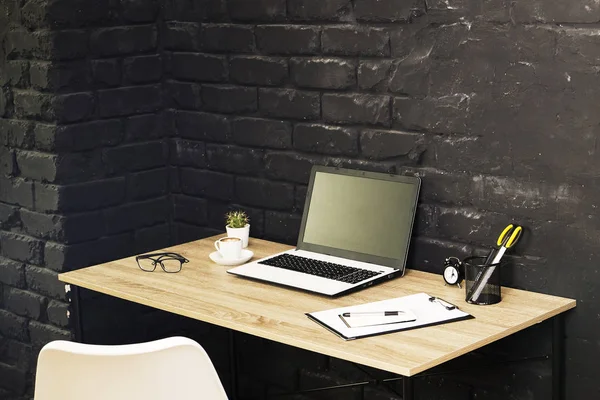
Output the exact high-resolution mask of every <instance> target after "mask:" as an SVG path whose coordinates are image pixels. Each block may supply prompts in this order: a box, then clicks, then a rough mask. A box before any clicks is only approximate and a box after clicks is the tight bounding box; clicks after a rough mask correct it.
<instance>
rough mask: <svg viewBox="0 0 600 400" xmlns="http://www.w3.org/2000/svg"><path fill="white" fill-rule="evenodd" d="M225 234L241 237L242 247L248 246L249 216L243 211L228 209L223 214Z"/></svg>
mask: <svg viewBox="0 0 600 400" xmlns="http://www.w3.org/2000/svg"><path fill="white" fill-rule="evenodd" d="M225 219H226V225H225V228H226V229H227V236H230V237H237V238H240V239H242V247H244V248H246V247H248V237H249V236H250V218H248V215H247V214H246V213H245V212H243V211H240V210H238V211H229V212H228V213H227V214H225Z"/></svg>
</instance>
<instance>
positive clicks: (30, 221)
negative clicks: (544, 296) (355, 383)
mask: <svg viewBox="0 0 600 400" xmlns="http://www.w3.org/2000/svg"><path fill="white" fill-rule="evenodd" d="M21 3H22V2H20V1H18V0H0V8H1V9H2V10H3V12H1V13H0V40H2V46H0V56H1V57H0V139H1V140H0V142H1V146H0V229H1V232H0V282H1V283H0V398H1V397H3V396H4V397H21V396H27V395H30V394H31V390H32V389H31V384H32V379H33V371H34V369H35V357H36V355H37V351H38V350H39V348H40V347H41V346H42V345H43V344H44V343H45V342H47V341H48V340H52V339H54V338H67V337H69V336H70V331H69V328H68V324H67V320H66V318H65V310H66V304H65V293H64V289H63V286H62V285H61V284H59V283H58V282H57V281H56V274H57V273H58V272H61V271H64V270H66V269H67V268H68V269H74V268H79V267H82V266H86V265H90V264H94V263H98V262H100V261H103V260H108V259H114V258H117V257H121V256H125V255H128V254H133V253H137V252H143V251H146V250H149V249H151V248H155V247H161V246H164V245H166V244H168V243H171V242H183V241H188V240H192V239H197V238H199V237H203V236H206V235H209V234H211V233H216V232H219V231H222V230H223V218H222V216H223V213H224V212H225V211H226V210H227V209H229V208H231V207H242V208H244V209H246V210H247V211H248V212H249V213H250V216H251V218H252V234H253V235H254V236H258V237H265V238H268V239H274V240H280V241H285V242H288V243H293V242H294V241H295V240H296V237H297V232H298V228H299V223H300V216H301V212H302V206H303V200H304V197H305V193H306V183H307V181H308V173H309V171H310V168H311V166H312V165H314V164H325V165H337V166H343V167H349V168H360V169H367V170H375V171H389V172H395V173H403V174H415V175H419V176H421V177H422V178H423V188H422V196H421V206H420V209H419V215H418V223H417V225H416V227H415V238H414V241H413V246H412V250H411V260H410V266H411V267H413V268H417V269H423V270H427V271H433V272H440V271H441V265H442V261H443V259H444V258H445V257H446V256H449V255H456V256H465V255H469V254H473V253H477V252H480V251H482V250H483V249H484V248H485V247H486V246H489V245H490V243H491V242H492V240H493V237H494V236H495V235H497V233H498V232H499V230H500V229H501V228H503V226H504V225H505V224H506V222H507V221H512V220H516V221H519V222H521V223H522V224H523V225H525V226H527V227H529V229H528V232H527V234H526V236H525V238H524V240H523V241H522V242H521V243H520V244H519V246H518V247H517V248H516V249H514V251H513V253H512V255H511V257H510V258H511V260H512V261H513V262H512V267H511V268H510V269H508V270H507V271H506V273H505V275H504V280H505V284H506V285H509V286H513V287H518V288H523V289H529V290H534V291H540V292H544V293H550V294H556V295H562V296H568V297H573V298H576V299H577V300H578V307H577V309H576V310H575V311H572V312H570V314H569V315H568V317H567V318H566V322H567V329H566V339H567V341H566V343H567V351H568V353H567V369H566V384H567V398H568V399H587V398H596V397H598V395H600V385H598V383H597V382H598V378H599V377H600V376H599V374H598V371H597V368H595V364H593V362H591V361H588V360H593V359H595V356H594V355H596V354H598V353H600V348H599V347H598V344H597V340H596V337H597V335H598V332H600V324H599V323H598V322H597V321H598V318H597V310H596V309H597V307H596V304H595V293H596V289H597V288H598V286H599V285H600V278H598V276H597V273H596V265H597V262H598V261H599V260H598V256H597V253H596V245H597V243H598V239H599V238H600V234H599V226H600V225H599V224H598V223H597V221H596V220H597V217H596V210H597V202H596V199H597V197H598V194H599V193H600V190H599V189H600V185H599V184H598V182H597V176H598V172H599V171H600V164H599V163H598V161H597V159H598V157H597V154H596V141H597V136H598V134H599V132H598V125H599V120H598V117H597V115H599V114H598V113H597V112H596V110H595V107H596V104H597V103H598V99H597V98H598V97H599V96H598V93H600V92H599V91H598V90H597V86H598V83H599V81H598V79H599V78H598V74H597V66H598V64H599V62H600V58H599V57H600V56H599V53H598V51H597V48H598V45H599V44H600V43H598V41H599V40H600V39H599V38H600V36H598V35H597V26H596V25H595V24H594V23H595V22H597V21H598V20H599V19H600V6H599V5H598V4H595V3H593V2H589V4H588V3H586V4H583V3H580V2H574V1H563V2H555V1H550V0H545V1H544V0H535V1H529V2H526V1H521V0H519V1H508V0H491V1H486V2H472V1H463V0H450V1H427V2H425V1H422V0H318V1H317V0H287V1H285V0H244V1H236V0H203V1H196V2H192V1H180V0H163V1H160V2H159V1H152V0H131V1H124V2H109V1H94V2H84V1H78V0H58V1H52V2H50V1H43V0H40V1H29V2H26V3H25V4H24V5H23V6H22V7H20V6H21ZM88 3H89V4H88ZM4 11H6V12H4ZM90 297H93V296H91V295H90ZM100 300H101V301H109V300H107V299H104V298H100ZM100 300H99V301H100ZM109 304H112V303H109ZM111 307H112V306H111ZM115 307H118V308H119V309H120V310H121V311H122V314H121V315H122V317H120V318H119V317H118V316H114V315H113V316H107V320H108V321H109V322H106V323H103V322H102V321H103V319H102V315H103V314H102V310H105V309H106V308H107V307H106V306H104V307H98V308H97V309H96V310H97V312H96V313H92V312H91V311H90V312H89V313H88V314H86V315H88V316H90V315H94V318H93V319H91V317H88V318H89V319H88V320H87V321H84V322H86V326H88V328H89V330H90V332H91V333H90V335H91V337H94V338H95V339H93V340H95V341H98V342H111V341H112V342H116V341H119V340H122V338H118V337H116V336H111V334H113V335H114V333H111V332H112V331H111V329H110V327H112V326H117V325H118V326H122V325H123V324H125V322H124V321H138V322H139V323H140V324H143V323H145V324H147V323H149V322H156V321H158V320H161V321H162V320H164V319H165V318H169V317H168V316H165V315H160V316H157V315H158V314H157V313H154V312H151V311H150V310H141V309H139V308H136V307H133V306H130V308H131V313H129V314H127V313H126V311H125V310H126V308H127V307H125V306H124V305H123V304H120V303H119V304H118V305H117V306H115ZM124 315H129V316H131V315H135V316H136V317H135V319H133V318H129V317H128V318H126V317H124ZM186 324H188V325H189V326H188V325H186ZM192 325H193V326H192ZM172 326H173V330H174V331H175V330H176V329H175V327H176V326H179V327H181V326H184V328H186V329H188V330H187V332H188V333H189V334H190V335H192V334H193V335H199V336H201V337H203V338H204V339H203V340H204V341H203V344H205V346H207V347H208V348H210V349H211V352H212V355H214V357H215V359H216V360H217V364H218V366H219V367H221V366H226V357H225V358H224V357H223V353H224V352H225V350H223V348H224V347H223V345H224V343H222V341H220V340H219V339H218V338H219V337H220V338H222V337H223V332H220V331H219V330H218V329H216V330H215V329H213V330H211V329H210V328H209V327H206V326H199V325H198V324H195V325H194V324H190V323H189V322H186V321H184V320H177V321H175V322H174V323H173V325H172ZM549 328H550V326H549V324H541V325H540V326H537V327H535V328H532V329H530V330H528V331H526V332H523V333H521V334H519V335H515V336H514V337H511V338H509V339H505V340H503V341H501V342H499V343H497V344H495V345H493V346H489V347H488V348H486V349H484V350H482V351H481V352H480V353H479V354H478V355H477V356H476V358H479V357H482V358H484V359H485V360H487V361H494V360H497V359H499V358H502V357H506V356H508V357H520V356H523V355H538V354H540V353H543V352H545V351H547V350H548V348H549V343H550V329H549ZM184 332H186V331H185V330H184ZM137 333H138V336H137V338H140V337H148V336H149V335H148V333H147V332H145V333H140V332H137ZM132 335H133V336H130V338H134V337H135V335H134V334H132ZM202 335H204V336H202ZM131 340H133V339H131ZM209 341H210V342H209ZM243 341H244V344H245V345H244V346H243V348H244V351H242V352H241V354H240V364H241V368H242V375H241V380H242V388H243V390H244V391H245V392H246V393H247V394H249V396H250V397H258V396H259V395H260V394H262V393H263V392H265V391H273V390H281V389H283V390H289V389H293V388H298V387H311V386H315V385H319V384H322V383H333V382H345V381H347V380H351V379H364V374H363V373H360V372H359V371H358V370H356V369H355V368H353V367H352V366H351V365H349V364H347V363H343V362H340V361H339V360H331V359H328V358H325V357H322V356H319V355H316V354H312V353H307V352H302V351H298V350H295V349H292V348H288V347H285V346H282V345H278V344H275V343H270V342H266V341H262V340H258V339H255V338H251V337H246V336H244V337H243ZM258 354H261V355H265V354H266V356H264V357H263V358H261V357H258V356H257V355H258ZM223 360H225V361H223ZM469 360H470V359H467V360H466V361H469ZM457 365H459V366H460V361H458V363H457ZM367 372H369V373H371V374H374V375H376V376H385V374H381V373H380V371H372V370H367ZM416 385H417V392H418V393H419V395H418V398H422V399H428V398H447V399H451V400H454V399H457V400H458V399H471V398H485V399H507V398H510V399H519V400H521V399H546V398H550V368H549V365H548V363H544V362H539V363H538V362H528V363H522V364H518V365H509V366H503V367H501V368H495V369H490V370H487V369H486V370H479V371H476V372H475V373H466V374H456V375H451V376H448V377H446V378H444V379H441V378H437V377H427V378H421V379H418V380H417V383H416ZM342 396H343V397H348V398H360V393H358V392H353V391H346V392H335V393H334V392H332V393H331V394H329V398H339V397H342ZM365 396H366V398H394V395H393V394H392V393H390V392H386V391H377V390H370V389H369V390H368V391H366V393H365ZM396 397H397V396H396Z"/></svg>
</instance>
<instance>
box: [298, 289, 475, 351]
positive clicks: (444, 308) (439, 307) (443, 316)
mask: <svg viewBox="0 0 600 400" xmlns="http://www.w3.org/2000/svg"><path fill="white" fill-rule="evenodd" d="M385 310H406V311H408V312H410V313H412V314H414V316H415V317H416V318H415V319H414V320H408V321H404V322H397V323H390V324H376V325H371V326H362V327H350V326H348V324H346V323H345V322H344V319H343V318H341V315H342V314H344V313H364V312H383V311H385ZM306 316H307V317H308V318H309V319H311V320H312V321H314V322H316V323H318V324H319V325H321V326H322V327H324V328H325V329H327V330H329V331H330V332H332V333H334V334H335V335H337V336H339V337H341V338H342V339H344V340H354V339H359V338H364V337H370V336H376V335H381V334H385V333H392V332H400V331H405V330H410V329H418V328H424V327H426V326H433V325H439V324H445V323H450V322H456V321H463V320H467V319H471V318H474V317H473V316H472V315H471V314H468V313H466V312H464V311H461V310H459V309H458V307H456V306H455V305H453V304H450V303H448V302H445V301H444V300H442V299H439V298H437V297H433V296H429V295H428V294H427V293H417V294H413V295H410V296H404V297H398V298H394V299H389V300H383V301H378V302H374V303H367V304H360V305H356V306H350V307H341V308H333V309H330V310H324V311H317V312H312V313H307V314H306Z"/></svg>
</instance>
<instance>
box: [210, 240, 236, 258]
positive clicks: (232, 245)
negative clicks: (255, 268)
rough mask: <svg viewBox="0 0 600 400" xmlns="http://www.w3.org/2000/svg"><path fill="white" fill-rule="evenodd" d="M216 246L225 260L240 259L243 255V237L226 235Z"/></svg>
mask: <svg viewBox="0 0 600 400" xmlns="http://www.w3.org/2000/svg"><path fill="white" fill-rule="evenodd" d="M215 248H216V249H217V251H218V252H219V253H220V254H221V257H223V259H225V260H238V259H240V258H241V256H242V239H240V238H237V237H230V236H228V237H224V238H221V239H219V240H217V241H216V242H215Z"/></svg>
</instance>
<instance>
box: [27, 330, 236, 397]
mask: <svg viewBox="0 0 600 400" xmlns="http://www.w3.org/2000/svg"><path fill="white" fill-rule="evenodd" d="M81 399H85V400H109V399H110V400H135V399H144V400H171V399H173V400H175V399H176V400H200V399H202V400H204V399H206V400H208V399H210V400H213V399H214V400H226V399H227V395H226V394H225V390H224V389H223V385H222V384H221V381H220V380H219V376H218V375H217V372H216V371H215V368H214V366H213V364H212V362H211V361H210V358H209V357H208V355H207V354H206V352H205V351H204V349H203V348H202V347H201V346H200V345H199V344H198V343H196V342H195V341H193V340H191V339H187V338H184V337H172V338H168V339H162V340H157V341H154V342H148V343H140V344H131V345H119V346H99V345H87V344H80V343H73V342H67V341H62V340H59V341H55V342H51V343H48V344H47V345H46V346H44V348H42V351H41V352H40V354H39V357H38V364H37V373H36V379H35V395H34V400H81Z"/></svg>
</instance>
